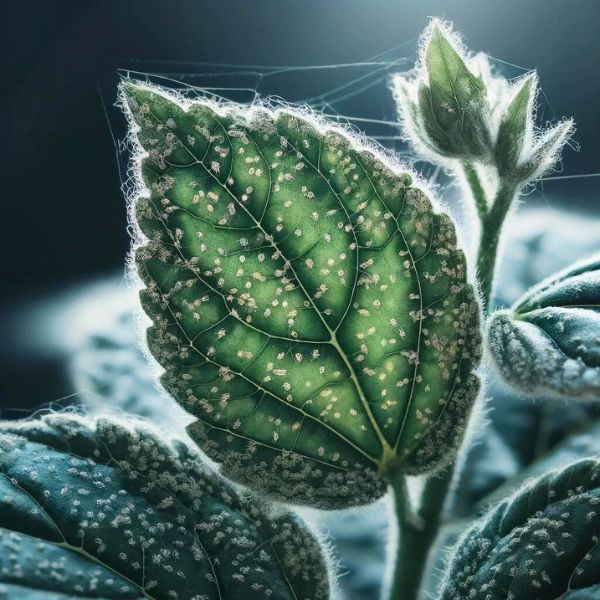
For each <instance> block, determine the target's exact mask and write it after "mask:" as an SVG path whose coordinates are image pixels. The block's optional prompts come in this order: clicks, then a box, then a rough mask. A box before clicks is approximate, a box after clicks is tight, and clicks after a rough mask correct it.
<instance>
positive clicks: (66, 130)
mask: <svg viewBox="0 0 600 600" xmlns="http://www.w3.org/2000/svg"><path fill="white" fill-rule="evenodd" d="M2 12H3V14H2V20H3V22H4V27H3V34H2V42H3V43H4V44H5V46H4V50H3V52H2V54H1V57H2V58H1V60H2V67H1V73H0V74H1V79H0V81H1V82H2V83H1V85H0V89H1V94H2V97H1V99H0V103H1V107H0V111H1V113H0V114H2V117H3V122H4V125H3V128H2V143H1V145H2V148H3V157H2V160H1V161H0V169H1V181H2V185H1V190H2V197H1V202H2V215H3V219H2V224H3V227H2V240H1V248H0V252H1V256H2V280H3V281H2V287H1V292H0V309H1V310H0V346H1V347H0V385H1V388H0V407H2V406H4V407H20V406H34V405H36V404H38V403H39V402H47V401H49V400H52V399H54V398H58V397H60V396H61V395H63V394H65V393H67V391H68V385H67V384H66V382H65V380H64V377H63V375H62V371H61V367H60V365H59V359H58V358H57V357H52V356H51V355H45V356H44V357H42V356H40V355H35V356H34V355H33V354H32V353H31V352H25V351H21V350H20V348H21V344H20V339H19V338H20V336H21V334H20V333H19V331H21V330H20V326H21V323H22V321H23V320H24V319H25V320H27V314H28V313H27V310H26V309H27V307H28V306H30V303H31V302H35V301H37V300H41V299H43V298H45V297H50V296H51V295H52V294H55V293H57V292H58V291H60V290H63V289H66V288H67V287H68V286H72V285H74V284H75V283H77V282H78V281H83V280H90V279H93V278H94V277H95V276H97V275H99V274H103V273H110V272H114V271H117V270H118V269H120V268H122V265H123V261H124V257H125V255H126V252H127V249H128V244H129V241H128V237H127V233H126V228H125V225H126V212H125V206H124V201H123V197H122V194H121V191H120V186H121V183H122V177H123V172H122V169H123V156H121V155H120V153H118V152H117V151H116V150H115V146H114V143H113V136H115V137H116V138H118V137H119V136H120V135H122V125H123V124H122V122H121V120H120V116H119V114H118V111H117V109H115V108H114V107H113V103H114V101H115V86H116V83H117V80H118V77H117V68H119V67H121V68H123V67H125V68H130V69H136V70H139V71H152V72H156V71H162V72H172V73H177V72H183V75H185V74H187V75H186V76H188V77H189V75H190V74H193V73H194V72H199V71H202V72H204V73H206V72H209V71H210V72H211V73H213V72H217V73H218V72H219V67H209V66H207V65H206V64H204V65H194V64H189V63H198V62H202V63H222V64H223V63H230V64H242V65H256V64H258V65H286V66H301V65H320V64H335V63H356V62H360V61H364V60H366V59H368V58H369V57H373V56H376V55H379V54H381V53H385V54H384V56H385V57H386V58H390V59H394V58H399V57H406V58H407V59H409V61H408V62H406V63H401V61H399V62H398V65H399V68H398V69H395V70H400V67H403V68H407V67H408V65H409V64H410V63H412V61H413V60H414V57H415V55H416V47H417V44H416V39H417V37H418V35H419V33H420V31H421V30H422V29H423V27H424V26H425V24H426V22H427V18H428V17H429V16H440V17H443V18H448V19H451V20H453V21H454V22H455V24H456V27H457V28H458V29H459V31H460V32H461V33H462V34H463V36H464V39H465V42H466V43H467V45H468V46H469V47H470V48H473V49H477V50H485V51H486V52H487V53H489V54H490V55H492V56H494V57H498V58H501V59H502V60H504V61H507V62H508V63H512V64H513V65H518V66H520V67H524V68H534V67H535V68H537V69H538V71H539V74H540V79H541V83H542V86H543V89H544V92H545V95H546V98H547V99H549V101H548V100H547V99H545V98H542V109H541V113H540V119H541V121H542V122H543V121H545V120H548V119H555V118H558V117H560V116H562V115H572V116H573V117H574V118H575V120H576V122H577V126H578V131H577V134H576V138H575V139H576V141H577V142H578V144H579V145H580V147H581V150H580V151H579V152H574V151H572V150H568V149H567V152H566V153H565V160H564V166H563V172H564V174H565V175H572V174H591V173H595V172H598V171H600V168H599V167H600V119H599V117H600V76H599V74H600V42H599V39H598V37H599V35H598V33H599V30H598V27H599V23H600V2H598V1H597V0H527V1H525V0H496V1H485V0H461V1H455V2H453V1H426V0H412V1H407V0H405V1H401V0H268V1H265V0H263V1H260V0H230V1H227V0H214V1H206V0H189V1H184V0H178V1H176V0H161V1H156V0H118V1H117V0H114V1H109V0H98V1H84V0H72V1H69V2H58V1H51V0H44V1H40V2H19V3H5V4H4V6H3V11H2ZM402 43H406V46H404V47H403V48H400V49H398V48H397V46H398V45H399V44H402ZM223 69H229V71H228V73H231V74H230V75H227V76H226V77H225V79H222V80H221V83H224V84H226V85H228V86H232V85H240V86H242V85H251V87H255V86H256V78H254V79H252V77H250V76H248V75H247V74H244V73H242V74H240V73H239V69H238V70H237V71H238V73H237V74H236V70H235V69H231V68H225V67H223ZM223 69H221V71H223ZM505 69H506V71H507V74H508V75H510V76H515V75H518V74H520V73H521V72H522V69H518V68H516V67H514V66H512V67H511V66H509V65H507V66H505ZM386 73H387V72H386V71H385V70H384V71H383V74H384V75H385V74H386ZM365 74H366V75H365ZM363 75H365V77H366V81H367V82H368V81H369V79H368V77H369V74H368V71H365V70H364V69H363V70H361V71H357V72H350V71H349V70H348V69H344V68H341V69H325V70H321V71H319V70H317V71H315V70H312V71H301V72H300V73H299V74H296V73H291V74H290V73H283V74H281V75H278V76H275V77H270V78H268V79H266V80H265V81H264V82H262V83H261V86H260V87H259V88H258V91H259V92H261V93H272V94H278V95H280V96H281V97H284V98H286V99H287V100H290V101H298V100H304V99H306V98H307V97H309V96H311V94H322V93H323V92H324V91H326V90H328V89H331V88H332V87H335V86H339V85H342V86H343V85H344V82H345V81H348V80H349V79H351V78H353V77H357V76H363ZM246 78H248V79H247V80H246ZM208 80H210V81H212V80H214V78H213V79H208ZM189 81H193V82H195V83H199V84H200V83H204V81H205V80H202V79H201V78H200V79H198V80H195V79H189ZM242 95H243V94H242ZM241 99H244V98H241ZM334 108H335V110H337V111H339V112H341V113H344V114H352V115H357V116H365V117H372V118H382V116H383V117H385V118H387V119H393V116H394V115H393V105H392V104H391V98H390V96H389V92H388V90H387V87H386V84H385V83H383V84H381V85H379V87H377V88H372V89H371V90H370V91H369V93H368V94H367V95H364V94H363V95H356V96H353V97H352V98H348V99H346V100H343V99H342V100H340V102H339V103H338V104H337V105H335V106H334ZM357 124H358V125H360V123H357ZM385 129H386V130H385V131H383V130H382V131H379V133H380V134H381V135H385V134H388V135H389V134H390V133H392V134H393V133H396V134H397V133H398V132H397V131H396V132H393V131H392V132H390V128H389V127H387V128H385ZM368 132H369V133H370V134H373V133H378V132H377V131H375V132H373V131H372V130H369V131H368ZM119 168H121V173H120V172H119ZM599 185H600V178H596V177H587V178H580V179H567V180H558V181H557V180H553V181H548V182H546V184H544V185H543V186H542V187H541V192H542V193H543V194H544V198H545V199H546V201H548V202H550V203H554V204H556V205H559V204H567V205H569V206H571V205H572V206H574V207H577V208H581V207H585V206H588V207H590V208H594V207H598V205H599V204H600V202H599V201H598V194H597V191H598V186H599ZM599 233H600V232H599ZM599 238H600V235H599ZM101 318H102V315H98V319H101ZM27 325H28V327H27V331H33V335H34V336H35V331H36V327H35V324H33V325H34V326H33V327H32V323H27ZM23 331H25V329H23ZM41 335H42V333H41V329H40V336H41ZM40 344H41V341H40Z"/></svg>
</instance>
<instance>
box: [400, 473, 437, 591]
mask: <svg viewBox="0 0 600 600" xmlns="http://www.w3.org/2000/svg"><path fill="white" fill-rule="evenodd" d="M390 487H391V494H392V499H393V509H394V513H395V515H396V519H397V523H398V540H397V547H396V553H395V557H394V564H393V571H392V576H391V579H390V582H389V600H416V598H418V595H419V589H420V587H421V580H422V579H423V573H424V571H425V566H426V564H427V555H428V554H429V548H430V547H431V544H432V542H433V539H434V538H435V535H436V533H437V523H436V522H434V521H432V520H429V519H427V518H426V515H424V514H421V513H415V512H414V510H413V508H412V506H411V502H410V498H409V497H408V490H407V485H406V478H404V477H399V478H398V479H397V480H395V481H393V482H392V484H391V486H390Z"/></svg>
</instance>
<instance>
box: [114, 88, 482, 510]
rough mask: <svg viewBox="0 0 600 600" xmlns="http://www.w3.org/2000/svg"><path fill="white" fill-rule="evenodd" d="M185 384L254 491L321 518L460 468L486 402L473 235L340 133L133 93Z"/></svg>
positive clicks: (156, 347)
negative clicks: (469, 244) (466, 435)
mask: <svg viewBox="0 0 600 600" xmlns="http://www.w3.org/2000/svg"><path fill="white" fill-rule="evenodd" d="M123 92H124V96H125V101H126V105H127V107H128V111H130V113H131V116H132V118H133V119H134V120H135V128H136V136H137V139H138V140H139V143H140V144H141V146H142V148H143V149H144V150H145V151H146V155H145V157H144V158H143V160H142V163H141V168H140V173H139V175H140V177H141V178H142V179H143V185H144V186H145V189H146V191H147V193H146V194H145V195H144V196H141V197H139V198H138V199H137V203H136V215H137V220H138V223H139V226H140V228H141V230H142V232H143V234H144V236H145V238H146V244H145V245H144V246H142V247H141V248H139V249H138V250H137V253H136V260H137V265H138V269H139V273H140V276H141V278H142V280H143V282H144V284H145V286H146V289H145V290H144V291H143V292H142V303H143V305H144V308H145V310H146V312H147V313H148V314H149V316H150V317H151V319H152V320H153V326H152V327H151V328H150V329H149V331H148V344H149V347H150V350H151V351H152V353H153V354H154V356H155V357H156V358H157V360H158V361H159V363H160V364H161V365H162V366H163V367H164V368H165V374H164V375H163V377H162V382H163V385H164V386H165V388H166V389H167V390H168V391H169V392H170V393H171V394H172V395H173V396H174V397H175V398H176V399H177V400H178V401H179V402H180V403H181V404H182V406H184V408H186V410H188V411H189V412H191V413H192V414H193V415H194V416H196V417H198V419H199V421H198V422H196V423H193V424H192V425H190V426H189V427H188V431H189V432H190V435H191V436H192V437H193V438H194V439H195V440H196V441H198V443H199V444H200V446H201V448H202V449H203V450H204V451H205V452H206V453H207V454H208V455H209V456H210V457H211V458H212V459H214V460H216V461H217V462H218V463H220V464H221V465H222V467H223V472H224V473H225V474H226V475H227V476H229V477H231V478H233V479H234V480H236V481H239V482H241V483H244V484H247V485H250V486H252V487H253V488H255V489H258V490H260V491H261V492H263V493H268V494H271V495H273V496H276V497H278V498H283V499H287V500H292V501H293V502H299V503H308V504H311V505H313V506H317V507H339V506H346V505H353V504H362V503H366V502H369V501H372V500H374V499H375V498H377V497H379V496H381V495H382V494H383V493H384V491H385V489H386V482H385V479H384V478H383V477H382V475H383V476H385V475H386V474H387V473H389V472H392V471H398V470H402V471H404V472H406V473H421V472H424V471H428V470H433V469H436V468H439V467H440V466H441V465H442V464H444V463H445V462H447V461H448V460H450V459H451V458H452V456H453V453H454V450H455V448H456V446H457V444H458V441H459V439H460V437H461V433H462V431H463V428H464V423H465V419H466V416H467V415H468V413H469V411H470V407H471V405H472V402H473V401H474V399H475V396H476V394H477V390H478V380H477V378H476V377H475V376H474V375H473V374H472V370H473V368H474V366H475V365H476V364H477V363H478V361H479V342H480V340H479V323H478V308H477V304H476V301H475V299H474V294H473V290H472V288H471V286H470V285H469V284H468V283H467V281H466V266H465V259H464V255H463V253H462V252H461V251H460V250H458V249H457V247H456V236H455V231H454V226H453V224H452V223H451V221H450V220H449V219H448V217H447V216H445V215H443V214H436V213H434V212H433V210H432V206H431V203H430V201H429V200H428V199H427V198H426V197H425V195H424V194H423V192H421V191H420V190H419V189H417V188H415V187H412V186H411V185H410V183H411V178H410V175H408V174H406V173H397V172H395V171H393V170H391V169H390V168H389V167H388V166H387V165H386V164H385V162H384V160H383V158H382V157H376V156H375V155H374V154H372V153H371V152H370V151H367V150H364V149H361V147H360V145H359V144H358V143H357V142H356V141H352V140H351V139H350V138H349V137H347V135H345V134H344V133H342V132H341V131H340V130H337V129H334V128H331V127H328V126H325V125H323V124H321V125H319V124H317V123H316V122H315V121H314V120H311V119H309V118H308V117H306V116H303V115H300V114H297V113H293V112H288V111H284V110H280V111H272V110H269V109H267V108H261V107H253V108H251V109H243V108H240V107H233V106H228V107H218V106H216V105H211V104H208V103H206V102H200V101H198V102H193V103H189V104H188V105H187V106H185V107H184V106H183V105H181V104H179V103H178V102H177V101H176V99H175V98H174V97H172V96H169V95H168V93H167V92H166V91H165V90H159V89H158V88H153V89H151V88H149V87H146V86H142V85H137V84H136V85H134V84H130V83H126V84H124V86H123Z"/></svg>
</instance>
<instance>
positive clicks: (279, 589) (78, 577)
mask: <svg viewBox="0 0 600 600" xmlns="http://www.w3.org/2000/svg"><path fill="white" fill-rule="evenodd" d="M0 597H2V598H20V599H24V600H37V599H38V598H39V599H42V598H43V599H44V600H59V599H60V600H66V599H67V598H69V599H72V598H114V599H119V600H121V599H125V598H136V599H139V598H150V599H156V600H159V599H165V600H167V599H172V598H178V599H180V600H184V599H188V600H200V599H201V600H234V599H238V598H239V599H242V598H265V599H267V598H271V599H274V598H282V599H288V600H299V599H305V600H308V599H310V598H312V599H315V600H316V599H323V600H324V599H326V598H328V597H329V583H328V575H327V571H326V567H325V564H324V559H323V555H322V554H321V549H320V547H319V544H318V543H317V542H316V540H315V539H314V538H313V537H312V536H311V534H310V533H309V532H308V530H307V529H306V527H305V525H304V524H303V523H302V522H301V521H300V520H299V519H297V518H296V517H293V516H291V515H289V514H279V515H271V514H269V512H268V510H267V509H266V508H261V507H260V506H259V505H258V504H257V503H256V502H255V501H253V500H251V499H248V498H242V497H240V496H239V495H238V493H237V492H236V491H235V490H234V489H232V487H231V486H230V485H229V484H227V483H226V482H224V481H223V480H222V479H220V478H218V477H217V476H216V475H215V474H214V473H211V472H210V471H208V469H207V468H206V467H205V466H204V465H203V463H202V459H201V458H200V456H199V454H198V453H197V451H194V450H192V449H191V448H190V447H189V446H186V445H184V444H182V443H176V444H175V443H173V444H171V443H168V442H165V441H164V440H162V439H161V438H160V437H159V436H157V434H156V433H154V432H153V431H150V430H149V429H147V426H143V425H141V424H138V425H136V426H132V425H131V424H127V425H126V424H124V423H121V422H116V421H109V420H103V419H100V420H93V419H91V418H90V419H83V418H81V417H75V416H66V415H55V416H47V417H45V418H44V419H42V420H40V421H30V422H23V423H12V424H11V423H4V424H2V426H0Z"/></svg>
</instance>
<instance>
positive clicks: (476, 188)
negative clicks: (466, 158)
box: [463, 163, 488, 222]
mask: <svg viewBox="0 0 600 600" xmlns="http://www.w3.org/2000/svg"><path fill="white" fill-rule="evenodd" d="M463 172H464V174H465V178H466V180H467V184H468V185H469V189H470V190H471V193H472V194H473V200H474V201H475V208H476V209H477V214H478V215H479V219H480V220H481V221H482V222H483V219H484V218H485V216H486V215H487V211H488V203H487V198H486V196H485V190H484V189H483V186H482V185H481V181H480V180H479V175H478V174H477V170H476V169H475V166H474V165H472V164H471V163H464V164H463Z"/></svg>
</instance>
